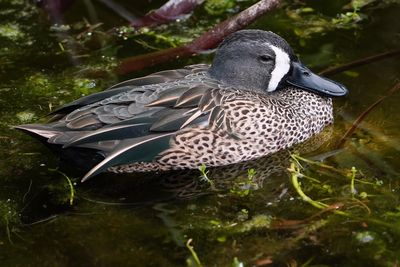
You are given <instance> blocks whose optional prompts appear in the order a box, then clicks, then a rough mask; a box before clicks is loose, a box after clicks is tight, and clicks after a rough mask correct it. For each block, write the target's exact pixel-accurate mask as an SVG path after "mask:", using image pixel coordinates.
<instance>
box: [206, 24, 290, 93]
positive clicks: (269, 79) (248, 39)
mask: <svg viewBox="0 0 400 267" xmlns="http://www.w3.org/2000/svg"><path fill="white" fill-rule="evenodd" d="M292 60H296V56H295V55H294V53H293V50H292V48H291V47H290V45H289V44H288V43H287V42H286V41H285V40H284V39H282V38H281V37H280V36H279V35H277V34H275V33H273V32H267V31H261V30H242V31H238V32H235V33H233V34H231V35H229V36H228V37H227V38H225V39H224V41H223V42H222V43H221V44H220V46H219V47H218V50H217V52H216V54H215V57H214V61H213V64H212V67H211V69H210V75H211V76H212V77H213V78H215V79H217V80H220V81H222V82H224V83H226V84H229V85H233V86H237V87H243V88H246V89H250V90H257V91H260V90H261V91H267V92H272V91H274V90H275V89H277V87H278V85H279V84H280V82H281V81H282V80H283V79H284V77H285V76H286V75H287V74H288V73H289V71H290V66H291V61H292Z"/></svg>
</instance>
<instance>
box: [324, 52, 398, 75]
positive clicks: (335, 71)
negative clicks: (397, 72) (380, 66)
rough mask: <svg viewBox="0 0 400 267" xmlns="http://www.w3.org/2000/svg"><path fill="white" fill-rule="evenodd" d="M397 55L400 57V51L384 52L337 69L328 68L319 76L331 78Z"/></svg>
mask: <svg viewBox="0 0 400 267" xmlns="http://www.w3.org/2000/svg"><path fill="white" fill-rule="evenodd" d="M395 55H400V49H395V50H391V51H388V52H384V53H380V54H377V55H373V56H368V57H365V58H361V59H357V60H355V61H352V62H349V63H346V64H343V65H340V66H337V67H330V68H327V69H325V70H323V71H320V72H319V74H320V75H325V76H329V75H335V74H338V73H340V72H343V71H346V70H349V69H353V68H356V67H359V66H363V65H367V64H370V63H374V62H377V61H379V60H383V59H385V58H389V57H391V56H395Z"/></svg>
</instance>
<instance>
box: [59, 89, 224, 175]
mask: <svg viewBox="0 0 400 267" xmlns="http://www.w3.org/2000/svg"><path fill="white" fill-rule="evenodd" d="M223 92H224V91H221V90H220V89H216V88H211V87H206V86H204V85H203V87H200V85H197V86H195V87H193V88H190V89H188V90H187V91H186V92H184V93H182V94H181V95H180V96H176V97H175V100H174V101H173V102H172V101H171V99H170V97H171V96H170V94H167V93H165V94H164V95H163V96H161V97H160V98H158V99H157V100H155V101H153V102H151V103H149V106H152V107H158V108H161V110H158V111H157V112H155V113H153V114H152V115H151V116H150V117H146V121H145V120H142V119H143V118H141V117H135V118H132V119H130V120H126V121H122V122H119V123H115V124H114V125H110V126H107V127H104V128H101V129H99V130H96V131H94V132H90V133H87V134H85V135H83V136H81V137H79V138H77V139H74V140H72V141H71V142H69V143H67V144H65V145H64V146H66V147H71V146H72V147H73V146H78V147H92V148H94V146H97V147H96V148H97V149H100V150H101V151H103V152H106V153H104V154H105V159H104V160H103V161H102V162H100V163H99V164H98V165H96V166H95V167H94V168H93V169H92V170H91V171H90V172H89V173H87V174H86V175H85V176H84V178H83V181H84V180H87V179H89V178H90V177H93V176H95V175H97V174H99V173H100V172H103V171H105V170H107V169H108V168H110V167H113V166H118V165H123V164H130V163H134V162H150V161H154V160H155V159H156V157H157V155H159V154H160V153H161V152H163V151H164V150H166V149H168V148H169V146H170V139H171V137H173V136H174V135H175V134H176V132H177V131H179V130H181V129H183V128H188V127H192V126H199V125H203V126H216V127H224V125H225V124H226V122H227V120H226V118H225V116H224V111H223V109H222V107H221V103H222V100H223V98H224V94H223ZM138 120H141V122H139V123H138ZM228 124H229V123H228ZM141 127H145V128H141ZM138 129H144V131H143V132H142V133H140V134H137V132H136V134H132V133H133V132H134V131H137V130H138ZM116 136H117V137H118V138H121V140H118V144H117V145H115V146H114V147H112V149H109V147H108V148H106V147H102V144H105V143H107V142H113V140H114V139H115V138H116ZM133 136H134V137H133Z"/></svg>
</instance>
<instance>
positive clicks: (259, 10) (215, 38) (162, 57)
mask: <svg viewBox="0 0 400 267" xmlns="http://www.w3.org/2000/svg"><path fill="white" fill-rule="evenodd" d="M280 3H281V0H261V1H259V2H257V3H256V4H254V5H252V6H251V7H249V8H247V9H246V10H244V11H242V12H240V13H239V14H237V15H235V16H233V17H231V18H229V19H227V20H225V21H223V22H221V23H220V24H218V25H216V26H215V27H213V28H212V29H211V30H209V31H207V32H205V33H203V34H202V35H201V36H200V37H198V38H197V39H195V40H194V41H192V42H191V43H189V44H187V45H184V46H181V47H176V48H169V49H165V50H162V51H156V52H153V53H149V54H145V55H140V56H135V57H131V58H127V59H125V60H123V61H122V62H121V64H120V65H119V66H118V68H117V70H116V72H117V73H118V74H126V73H129V72H134V71H138V70H141V69H144V68H146V67H151V66H154V65H157V64H159V63H162V62H166V61H169V60H173V59H176V58H182V57H187V56H191V55H195V54H197V53H199V52H201V51H205V50H208V49H212V48H215V47H216V46H217V45H218V44H219V43H220V42H221V41H222V40H223V39H224V37H225V36H227V35H229V34H231V33H233V32H235V31H238V30H240V29H243V28H244V27H246V26H247V25H249V24H250V23H252V22H253V21H255V20H256V19H257V18H259V17H260V16H262V15H263V14H265V13H266V12H268V11H271V10H273V9H274V8H276V7H277V6H278V5H279V4H280Z"/></svg>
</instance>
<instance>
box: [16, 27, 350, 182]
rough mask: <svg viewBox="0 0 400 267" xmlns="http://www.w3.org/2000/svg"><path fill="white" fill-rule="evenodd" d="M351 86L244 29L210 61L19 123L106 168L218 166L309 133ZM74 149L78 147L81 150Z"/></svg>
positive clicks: (282, 43) (325, 121) (93, 171)
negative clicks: (46, 117) (38, 119)
mask: <svg viewBox="0 0 400 267" xmlns="http://www.w3.org/2000/svg"><path fill="white" fill-rule="evenodd" d="M347 93H348V90H347V88H346V87H345V86H344V85H342V84H340V83H338V82H335V81H332V80H330V79H327V78H324V77H321V76H319V75H317V74H315V73H313V72H312V71H311V70H310V69H308V68H307V67H306V66H305V65H304V64H302V63H301V61H300V60H299V59H298V57H297V56H296V55H295V53H294V51H293V49H292V48H291V47H290V45H289V44H288V42H287V41H286V40H284V39H283V38H282V37H280V36H279V35H277V34H275V33H273V32H271V31H263V30H256V29H246V30H240V31H237V32H235V33H232V34H230V35H228V36H227V37H226V38H225V39H224V40H223V41H222V42H221V44H220V45H219V46H218V48H217V49H216V52H215V56H214V59H213V61H212V64H211V65H207V64H196V65H189V66H185V67H182V68H181V69H174V70H165V71H160V72H156V73H153V74H150V75H147V76H144V77H140V78H135V79H130V80H127V81H123V82H121V83H118V84H116V85H114V86H111V87H110V88H108V89H106V90H104V91H102V92H98V93H94V94H91V95H88V96H84V97H82V98H80V99H78V100H75V101H73V102H71V103H69V104H66V105H64V106H62V107H60V108H58V109H56V110H55V111H53V112H52V113H51V115H52V117H51V118H50V119H49V120H48V122H47V123H45V124H25V125H19V126H16V129H18V130H22V131H24V132H26V133H28V134H30V135H32V136H35V137H36V138H38V139H40V140H42V141H43V142H44V143H46V144H47V145H49V146H56V147H58V148H59V151H61V152H62V151H66V150H68V149H69V151H70V150H71V149H72V150H73V149H77V150H78V149H81V148H82V149H87V150H90V151H92V152H94V153H95V154H96V155H97V156H98V157H99V158H100V160H98V162H96V164H94V166H93V167H91V168H90V170H89V171H88V172H87V173H86V174H85V175H84V176H83V178H82V181H86V180H87V179H89V178H91V177H94V176H96V175H98V174H100V173H103V172H113V173H120V174H126V173H134V172H149V171H152V172H162V171H171V170H181V169H197V168H199V167H200V166H203V165H204V166H206V167H218V166H229V165H232V164H236V163H240V162H246V161H251V160H255V159H258V158H261V157H264V156H267V155H270V154H273V153H276V152H278V151H280V150H283V149H286V148H290V147H292V146H294V145H296V144H299V143H301V142H304V141H306V140H307V139H309V138H311V137H313V136H314V135H316V134H318V133H319V132H321V131H322V130H323V129H324V128H325V127H326V126H327V125H329V124H332V123H333V104H332V98H334V97H342V96H345V95H346V94H347ZM77 155H78V154H77Z"/></svg>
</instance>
